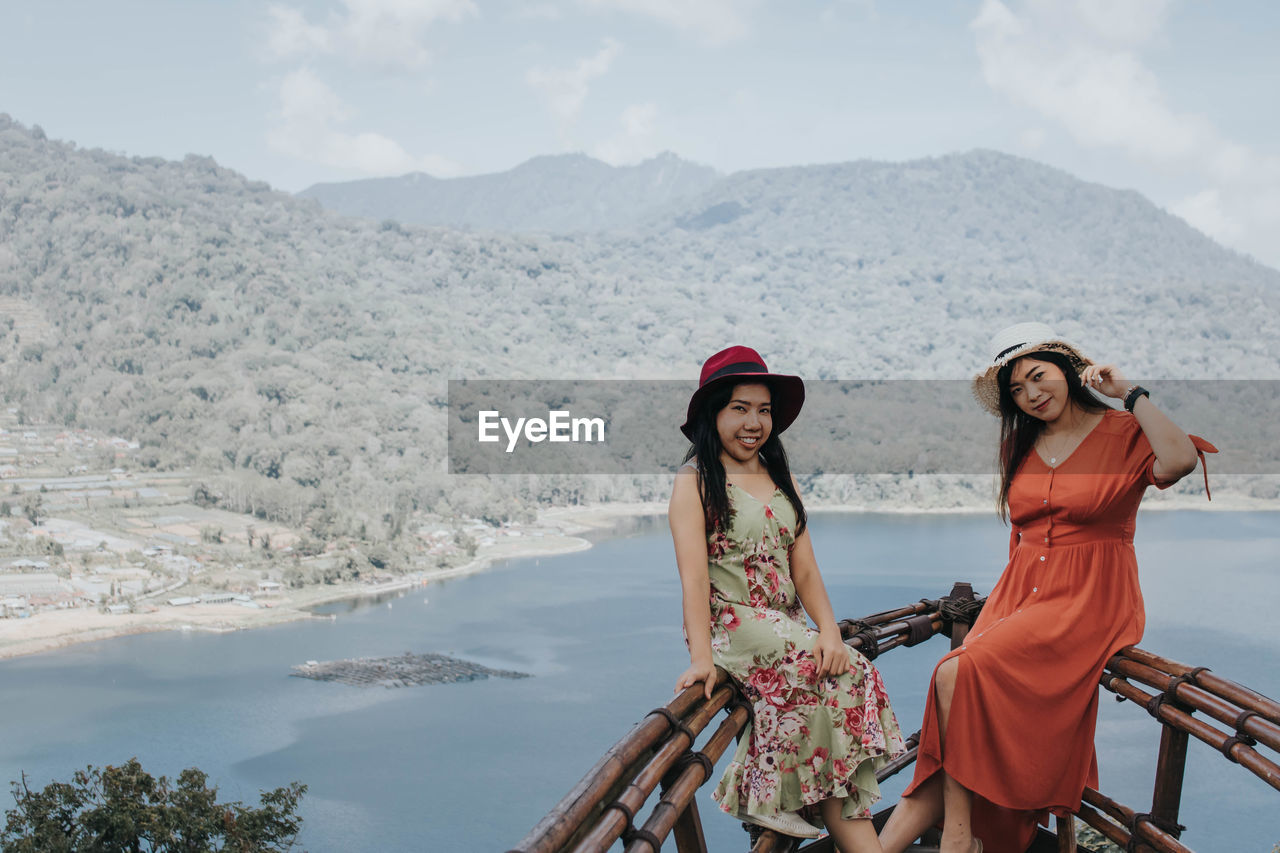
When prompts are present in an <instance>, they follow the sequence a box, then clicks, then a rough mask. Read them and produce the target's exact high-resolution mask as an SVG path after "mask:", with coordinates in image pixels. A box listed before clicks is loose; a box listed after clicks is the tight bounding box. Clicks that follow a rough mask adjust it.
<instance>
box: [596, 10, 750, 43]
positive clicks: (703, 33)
mask: <svg viewBox="0 0 1280 853" xmlns="http://www.w3.org/2000/svg"><path fill="white" fill-rule="evenodd" d="M579 2H581V3H582V5H584V6H586V7H587V8H589V9H605V10H614V11H619V12H627V13H630V14H635V15H643V16H645V17H648V18H653V19H654V20H656V21H658V22H659V23H661V24H665V25H666V26H669V27H673V28H674V29H677V30H680V31H682V32H688V33H693V34H694V35H696V36H699V37H700V38H702V39H703V40H704V41H706V42H709V43H711V44H724V43H726V42H731V41H735V40H737V39H740V38H742V37H743V36H745V35H746V34H747V33H748V32H749V31H750V26H749V24H748V21H747V13H748V12H749V11H750V10H751V9H752V8H753V7H755V6H756V5H757V0H579Z"/></svg>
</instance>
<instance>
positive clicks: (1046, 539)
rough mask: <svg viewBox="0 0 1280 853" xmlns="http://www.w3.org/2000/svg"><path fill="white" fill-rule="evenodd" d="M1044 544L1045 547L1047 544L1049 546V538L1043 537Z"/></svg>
mask: <svg viewBox="0 0 1280 853" xmlns="http://www.w3.org/2000/svg"><path fill="white" fill-rule="evenodd" d="M1044 544H1046V545H1048V544H1049V537H1048V536H1046V537H1044Z"/></svg>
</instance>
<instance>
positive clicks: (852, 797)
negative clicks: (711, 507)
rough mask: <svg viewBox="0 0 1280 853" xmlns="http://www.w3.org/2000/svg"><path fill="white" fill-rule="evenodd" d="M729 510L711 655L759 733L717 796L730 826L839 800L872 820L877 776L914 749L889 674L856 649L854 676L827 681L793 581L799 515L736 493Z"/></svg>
mask: <svg viewBox="0 0 1280 853" xmlns="http://www.w3.org/2000/svg"><path fill="white" fill-rule="evenodd" d="M729 498H730V501H731V502H732V504H733V512H732V513H731V514H730V519H731V523H730V525H729V529H728V530H720V529H717V530H716V531H715V532H713V533H712V534H710V535H709V536H708V537H707V559H708V573H709V575H710V579H711V622H712V624H711V651H712V657H713V659H714V661H715V663H716V664H717V665H719V666H722V667H724V668H725V669H726V670H727V671H728V672H729V673H730V675H732V676H733V677H734V679H735V680H736V681H737V682H738V683H739V684H740V685H741V686H742V690H743V693H744V695H745V696H746V697H747V699H748V700H749V701H750V702H751V704H752V708H753V712H754V721H753V723H752V724H751V725H749V726H748V728H747V729H746V730H745V731H744V732H743V735H742V737H741V739H740V740H739V743H738V749H737V752H736V753H735V754H734V756H733V759H732V760H731V761H730V763H729V766H728V768H727V769H726V770H725V773H724V776H723V777H722V778H721V780H720V783H719V785H718V786H717V788H716V790H715V793H714V794H713V796H714V797H715V799H716V800H717V801H718V802H719V803H720V807H721V808H722V809H724V810H725V811H727V812H729V813H731V814H739V813H743V812H745V813H750V814H774V813H777V812H780V811H797V810H799V809H801V808H803V807H805V806H808V805H812V804H814V803H817V802H820V801H822V800H825V799H830V798H832V797H836V798H841V799H843V800H844V803H843V806H842V810H841V813H842V816H843V817H845V818H854V817H866V816H868V815H869V814H870V807H871V805H872V804H873V803H875V802H876V800H878V799H879V796H880V791H879V786H878V785H877V784H876V780H875V771H876V769H877V768H878V767H880V766H881V765H883V764H884V763H885V762H887V761H888V760H890V759H891V758H892V757H894V756H896V755H899V754H901V752H902V751H903V748H904V747H903V742H902V734H901V732H900V730H899V728H898V722H897V720H896V719H895V718H894V715H893V709H892V708H891V707H890V706H889V699H888V696H887V694H886V693H885V689H884V683H883V681H882V680H881V678H880V673H879V672H878V671H877V670H876V668H875V667H874V666H872V665H871V663H870V662H869V661H868V660H867V659H866V658H865V657H863V656H862V655H861V654H859V653H858V652H857V651H855V650H853V649H850V650H849V656H850V664H851V665H850V669H849V671H848V672H846V673H845V674H844V675H841V676H839V677H838V678H830V677H826V678H818V675H817V663H816V661H815V660H814V657H813V644H814V641H815V640H816V639H817V637H818V632H817V631H814V630H813V629H812V628H810V627H809V626H808V623H807V622H806V620H805V616H804V609H803V607H802V605H801V603H800V600H799V597H798V596H797V595H796V589H795V583H794V582H793V580H792V578H791V570H790V565H791V559H790V558H791V547H792V545H793V544H794V543H795V536H794V535H793V534H792V531H793V530H794V529H795V526H796V517H795V511H794V510H793V509H792V507H791V503H790V501H788V500H787V498H786V496H785V495H784V494H783V493H782V492H781V491H775V492H774V494H773V496H772V497H771V498H770V500H769V502H767V503H762V502H760V501H758V500H756V499H755V498H754V497H752V496H751V495H750V494H749V493H746V492H744V491H742V490H741V489H740V488H739V487H737V486H734V485H733V484H729ZM815 811H816V810H815Z"/></svg>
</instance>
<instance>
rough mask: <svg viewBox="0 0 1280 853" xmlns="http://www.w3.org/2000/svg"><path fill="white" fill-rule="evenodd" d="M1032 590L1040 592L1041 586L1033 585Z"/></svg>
mask: <svg viewBox="0 0 1280 853" xmlns="http://www.w3.org/2000/svg"><path fill="white" fill-rule="evenodd" d="M1031 591H1032V592H1039V591H1040V587H1038V586H1033V587H1031Z"/></svg>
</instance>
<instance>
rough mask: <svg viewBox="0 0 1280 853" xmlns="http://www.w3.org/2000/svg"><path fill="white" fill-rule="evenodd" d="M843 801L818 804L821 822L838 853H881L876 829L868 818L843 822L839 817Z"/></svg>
mask: <svg viewBox="0 0 1280 853" xmlns="http://www.w3.org/2000/svg"><path fill="white" fill-rule="evenodd" d="M843 804H844V803H843V800H838V799H835V798H834V797H833V798H832V799H829V800H823V801H822V802H821V803H819V804H818V808H819V810H820V811H821V812H822V822H823V823H825V824H826V825H827V832H830V833H831V840H832V841H834V842H835V844H836V850H838V851H840V853H881V848H880V841H879V839H877V838H876V829H875V827H874V826H872V825H871V820H870V819H869V818H854V819H851V820H845V819H844V818H842V817H840V809H841V808H842V806H843Z"/></svg>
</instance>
